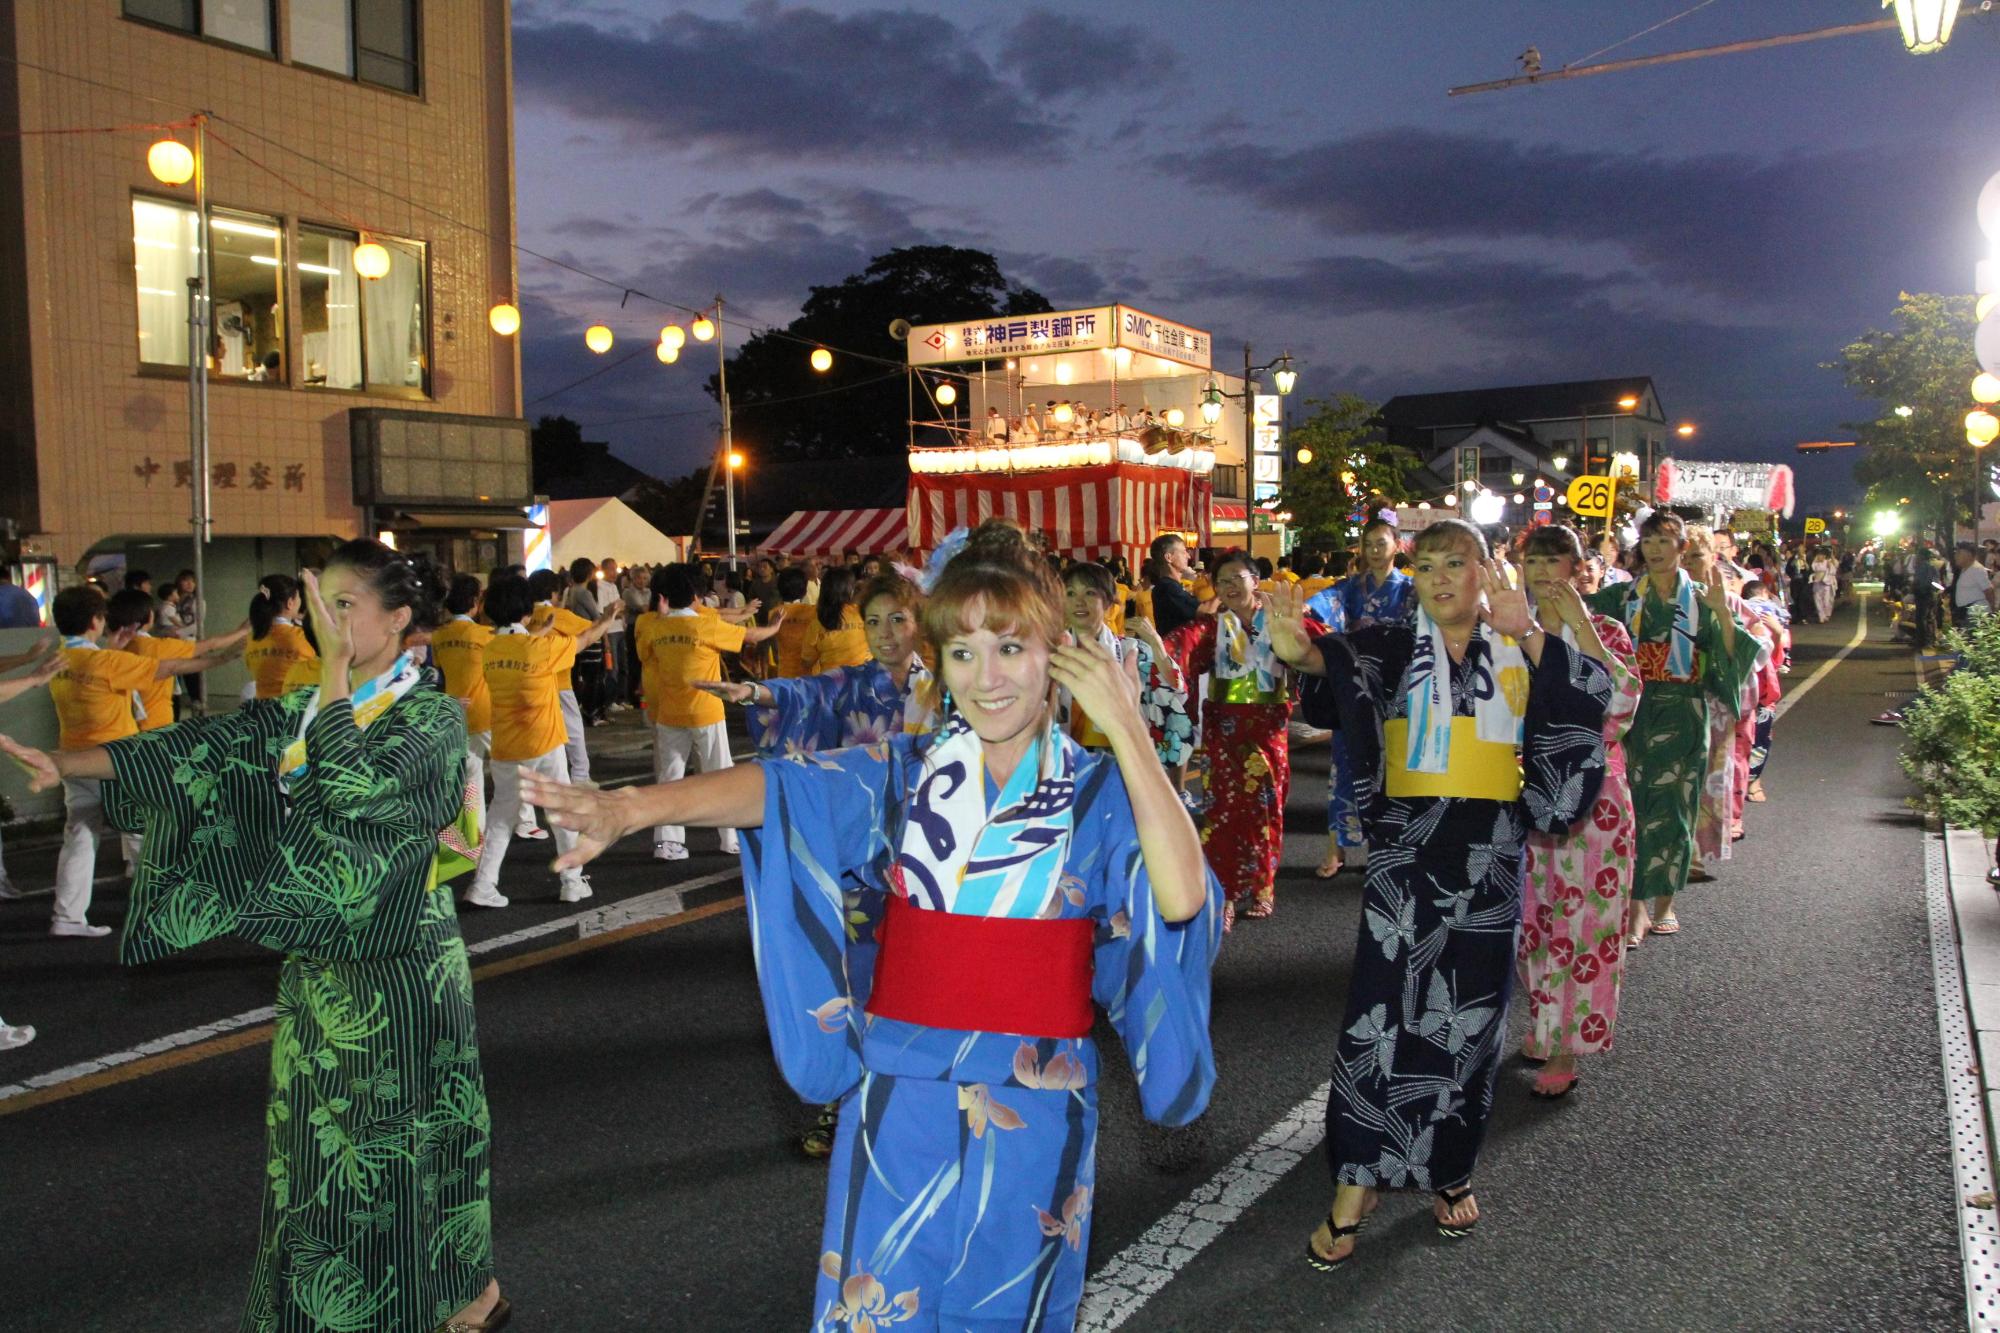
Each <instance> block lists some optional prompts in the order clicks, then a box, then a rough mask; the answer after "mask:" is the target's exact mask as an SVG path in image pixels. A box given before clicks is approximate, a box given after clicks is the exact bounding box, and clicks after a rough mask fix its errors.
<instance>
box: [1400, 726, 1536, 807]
mask: <svg viewBox="0 0 2000 1333" xmlns="http://www.w3.org/2000/svg"><path fill="white" fill-rule="evenodd" d="M1478 726H1479V724H1478V722H1477V720H1475V719H1473V718H1469V717H1454V718H1453V719H1452V720H1451V767H1450V768H1449V769H1448V770H1447V771H1445V772H1443V773H1412V772H1411V771H1410V770H1409V769H1408V768H1405V767H1404V766H1403V765H1404V760H1405V759H1406V757H1407V756H1408V755H1409V753H1410V724H1409V722H1408V720H1406V719H1404V718H1400V717H1399V718H1397V719H1395V720H1394V721H1393V722H1385V723H1383V724H1382V746H1383V754H1382V770H1383V787H1384V788H1385V789H1386V790H1387V791H1388V793H1389V795H1391V796H1394V797H1417V796H1458V797H1463V798H1465V799H1467V800H1475V801H1518V800H1519V799H1521V760H1520V757H1519V755H1518V754H1517V753H1516V752H1515V750H1514V747H1513V746H1512V745H1510V744H1507V743H1506V742H1504V741H1482V740H1480V739H1479V731H1478Z"/></svg>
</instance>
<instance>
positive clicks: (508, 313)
mask: <svg viewBox="0 0 2000 1333" xmlns="http://www.w3.org/2000/svg"><path fill="white" fill-rule="evenodd" d="M486 322H487V323H488V324H490V325H492V326H493V331H494V332H495V333H497V334H499V335H500V336H501V337H502V338H511V337H513V336H514V335H515V334H516V333H519V332H520V331H521V312H520V310H519V309H518V308H516V307H515V306H514V305H512V304H511V303H509V302H507V301H502V302H500V303H499V304H498V305H495V306H494V307H493V308H492V309H491V310H489V311H487V312H486Z"/></svg>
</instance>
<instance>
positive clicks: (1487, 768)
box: [1268, 519, 1611, 1269]
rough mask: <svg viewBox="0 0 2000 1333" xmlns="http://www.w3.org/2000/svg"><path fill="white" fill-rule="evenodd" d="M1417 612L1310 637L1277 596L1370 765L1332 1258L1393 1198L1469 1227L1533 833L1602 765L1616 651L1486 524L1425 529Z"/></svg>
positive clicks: (1332, 1099)
mask: <svg viewBox="0 0 2000 1333" xmlns="http://www.w3.org/2000/svg"><path fill="white" fill-rule="evenodd" d="M1415 578H1416V585H1417V597H1418V610H1417V613H1416V614H1415V616H1414V617H1413V618H1410V619H1404V620H1397V621H1391V622H1387V623H1378V624H1375V625H1371V626H1369V627H1368V628H1367V629H1362V630H1352V631H1349V632H1347V633H1345V634H1324V635H1321V636H1320V637H1318V638H1317V639H1315V638H1314V637H1313V634H1314V630H1313V628H1312V627H1311V624H1310V622H1308V621H1307V619H1306V617H1305V608H1304V602H1303V600H1302V599H1301V598H1300V597H1299V595H1298V593H1297V592H1296V590H1293V589H1281V590H1279V591H1278V592H1276V593H1274V594H1272V606H1271V608H1270V613H1269V619H1268V623H1269V626H1270V633H1271V639H1272V644H1273V647H1274V649H1275V650H1276V651H1277V652H1278V654H1279V655H1280V656H1281V657H1282V658H1283V659H1284V660H1285V661H1286V662H1288V663H1290V664H1291V665H1292V666H1293V667H1295V668H1296V669H1297V670H1299V671H1301V672H1303V673H1306V674H1305V676H1304V681H1303V687H1302V691H1301V693H1302V702H1303V706H1304V708H1305V710H1306V712H1307V716H1308V717H1309V718H1310V719H1311V720H1313V721H1314V722H1316V723H1318V724H1320V725H1336V724H1337V725H1338V727H1339V729H1340V730H1341V732H1342V733H1343V734H1344V735H1345V736H1346V737H1347V742H1348V745H1349V746H1350V747H1351V753H1352V757H1353V762H1354V775H1355V790H1356V794H1357V796H1358V797H1359V798H1360V802H1361V818H1362V826H1363V828H1364V829H1365V830H1366V831H1367V834H1368V846H1369V856H1368V866H1367V870H1366V872H1365V874H1366V878H1365V881H1364V884H1363V897H1362V917H1361V922H1360V927H1359V930H1358V932H1357V935H1356V941H1355V952H1354V970H1353V977H1352V981H1351V982H1350V984H1349V987H1348V992H1347V1006H1346V1012H1345V1016H1344V1017H1343V1018H1342V1019H1341V1022H1340V1029H1339V1037H1338V1039H1337V1044H1336V1049H1335V1054H1334V1064H1333V1083H1332V1093H1331V1095H1330V1096H1329V1097H1328V1099H1327V1112H1326V1114H1327V1148H1328V1156H1329V1159H1330V1163H1331V1166H1332V1171H1333V1181H1334V1199H1333V1206H1332V1208H1331V1209H1330V1210H1329V1212H1328V1214H1327V1216H1326V1218H1325V1220H1324V1221H1322V1222H1321V1223H1320V1225H1319V1228H1318V1229H1317V1230H1316V1231H1314V1232H1313V1234H1312V1236H1311V1237H1310V1238H1309V1239H1308V1241H1307V1251H1306V1257H1307V1259H1308V1261H1310V1262H1311V1263H1312V1265H1313V1266H1314V1267H1315V1268H1320V1269H1331V1268H1337V1267H1339V1266H1340V1265H1342V1264H1344V1263H1345V1262H1347V1260H1348V1259H1349V1258H1350V1257H1351V1256H1352V1254H1353V1251H1354V1242H1353V1239H1352V1237H1353V1236H1354V1234H1355V1233H1356V1232H1357V1231H1358V1230H1359V1229H1360V1224H1361V1222H1362V1220H1363V1219H1364V1218H1365V1217H1366V1216H1367V1215H1368V1214H1369V1213H1370V1212H1372V1211H1373V1210H1374V1208H1375V1206H1376V1203H1377V1201H1378V1196H1379V1192H1380V1191H1382V1190H1384V1189H1416V1190H1422V1191H1425V1192H1427V1193H1430V1194H1432V1195H1433V1196H1434V1199H1433V1204H1432V1213H1433V1217H1434V1219H1435V1221H1436V1223H1437V1228H1438V1231H1439V1233H1440V1234H1442V1235H1444V1236H1446V1237H1447V1238H1457V1237H1461V1236H1464V1235H1467V1234H1468V1233H1470V1232H1471V1231H1472V1229H1473V1227H1474V1226H1475V1225H1476V1224H1477V1223H1478V1221H1479V1217H1480V1210H1479V1205H1478V1201H1477V1200H1476V1199H1475V1198H1474V1197H1473V1193H1472V1183H1471V1182H1472V1174H1473V1169H1474V1167H1475V1166H1476V1165H1477V1161H1478V1155H1479V1149H1480V1145H1481V1142H1482V1140H1483V1139H1484V1137H1485V1132H1486V1122H1487V1117H1488V1115H1489V1114H1490V1112H1491V1110H1492V1105H1493V1084H1494V1076H1495V1072H1496V1070H1497V1069H1498V1066H1499V1062H1500V1053H1501V1049H1502V1047H1504V1046H1505V1045H1506V1043H1507V997H1508V990H1509V987H1510V984H1511V982H1512V978H1513V971H1514V939H1515V932H1516V929H1517V927H1518V926H1519V924H1520V918H1521V860H1522V853H1523V843H1524V841H1525V837H1526V834H1527V831H1528V830H1529V829H1530V828H1537V829H1541V830H1543V831H1545V832H1551V833H1556V832H1566V831H1567V830H1568V829H1569V828H1571V827H1572V826H1573V825H1574V824H1575V823H1576V821H1577V820H1579V819H1581V818H1583V817H1585V816H1586V815H1587V814H1588V812H1589V811H1590V810H1591V808H1592V806H1593V804H1594V803H1595V801H1596V798H1597V790H1598V784H1599V781H1600V779H1601V778H1602V776H1603V772H1604V736H1603V726H1604V712H1605V706H1606V704H1607V702H1608V701H1609V699H1610V696H1611V677H1610V675H1609V673H1608V672H1607V671H1606V670H1605V668H1604V666H1603V664H1602V663H1600V662H1597V661H1594V660H1593V659H1591V658H1590V657H1588V656H1586V655H1584V654H1582V653H1580V652H1578V651H1576V650H1575V649H1573V648H1571V647H1570V646H1569V645H1568V644H1567V643H1565V642H1563V641H1562V640H1561V639H1558V638H1552V637H1550V636H1549V635H1548V634H1547V633H1545V632H1544V631H1543V629H1542V627H1541V626H1540V625H1538V624H1536V623H1535V621H1534V618H1533V617H1532V616H1531V615H1530V613H1529V610H1528V603H1527V595H1526V593H1525V592H1524V591H1523V590H1521V589H1520V588H1518V587H1516V586H1515V580H1514V572H1513V570H1512V569H1511V568H1510V567H1509V566H1507V565H1506V564H1505V563H1504V562H1502V561H1498V560H1494V559H1492V558H1491V557H1490V556H1489V554H1488V548H1487V545H1486V538H1485V536H1484V534H1483V533H1481V532H1480V530H1479V529H1478V528H1476V527H1474V526H1472V525H1471V524H1469V523H1466V522H1464V521H1462V520H1459V519H1446V520H1444V521H1443V522H1440V523H1436V524H1433V525H1432V526H1430V527H1428V528H1426V529H1424V530H1423V531H1422V532H1420V533H1419V534H1417V538H1416V551H1415Z"/></svg>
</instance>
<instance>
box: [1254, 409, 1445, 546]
mask: <svg viewBox="0 0 2000 1333" xmlns="http://www.w3.org/2000/svg"><path fill="white" fill-rule="evenodd" d="M1306 408H1307V411H1308V415H1307V417H1306V419H1305V420H1304V421H1302V422H1300V423H1299V424H1298V425H1296V426H1293V427H1292V428H1291V429H1290V430H1288V431H1286V433H1285V448H1287V449H1289V450H1291V451H1293V459H1294V461H1293V463H1292V467H1291V470H1290V471H1289V472H1288V473H1287V474H1286V476H1285V484H1284V489H1283V491H1282V492H1281V494H1280V496H1279V502H1280V504H1281V506H1282V507H1283V508H1284V509H1286V510H1288V511H1290V513H1291V515H1292V528H1293V530H1294V531H1296V532H1297V533H1298V534H1299V544H1300V545H1301V546H1309V547H1318V548H1321V549H1326V548H1332V547H1338V546H1345V545H1347V544H1348V543H1349V542H1351V541H1353V540H1354V539H1355V538H1356V536H1358V535H1359V532H1360V525H1359V524H1357V523H1353V522H1351V521H1350V519H1349V516H1350V515H1352V514H1353V513H1354V512H1356V511H1357V510H1361V511H1364V512H1366V511H1372V510H1374V509H1378V508H1380V507H1381V506H1383V505H1385V504H1389V505H1393V504H1400V503H1402V502H1403V501H1405V500H1408V499H1410V498H1412V496H1413V495H1414V492H1413V491H1412V490H1411V476H1412V474H1413V473H1414V472H1415V471H1416V470H1417V469H1418V468H1419V467H1420V466H1421V460H1419V459H1418V458H1417V456H1416V455H1415V454H1414V453H1412V452H1411V451H1410V450H1408V449H1404V448H1401V447H1399V446H1396V445H1391V444H1389V443H1388V442H1387V441H1386V440H1385V439H1384V438H1383V435H1382V428H1381V424H1380V422H1379V420H1378V418H1377V417H1376V409H1375V405H1374V404H1373V403H1370V402H1368V401H1367V400H1366V399H1364V398H1360V397H1357V396H1356V395H1354V394H1351V393H1344V394H1341V395H1340V396H1339V397H1337V398H1335V399H1333V400H1332V401H1328V400H1326V399H1323V398H1308V399H1307V400H1306ZM1301 449H1306V450H1310V451H1311V453H1312V461H1311V462H1309V463H1300V462H1297V461H1296V459H1297V456H1298V451H1299V450H1301Z"/></svg>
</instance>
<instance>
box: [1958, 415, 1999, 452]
mask: <svg viewBox="0 0 2000 1333" xmlns="http://www.w3.org/2000/svg"><path fill="white" fill-rule="evenodd" d="M1995 437H2000V417H1996V416H1994V415H1993V414H1992V413H1991V412H1988V411H1986V410H1985V409H1984V408H1981V409H1980V410H1978V411H1976V412H1967V413H1966V414H1965V438H1966V439H1968V440H1970V441H1971V442H1972V443H1973V444H1974V445H1975V446H1977V447H1979V448H1984V447H1985V446H1987V445H1989V444H1991V443H1993V441H1994V439H1995Z"/></svg>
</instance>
